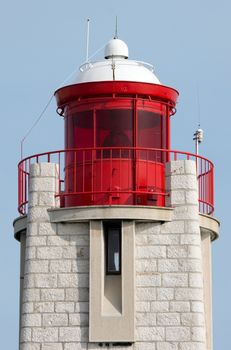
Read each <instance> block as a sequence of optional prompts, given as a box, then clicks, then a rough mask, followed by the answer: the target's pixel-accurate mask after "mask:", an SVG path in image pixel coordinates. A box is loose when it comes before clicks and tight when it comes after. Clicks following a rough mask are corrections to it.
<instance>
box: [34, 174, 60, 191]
mask: <svg viewBox="0 0 231 350" xmlns="http://www.w3.org/2000/svg"><path fill="white" fill-rule="evenodd" d="M55 190H56V188H55V180H54V179H53V178H50V177H35V178H32V179H31V181H30V186H29V192H53V193H55Z"/></svg>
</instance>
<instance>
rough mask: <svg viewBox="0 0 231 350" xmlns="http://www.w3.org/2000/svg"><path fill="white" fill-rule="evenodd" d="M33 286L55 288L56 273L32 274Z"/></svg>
mask: <svg viewBox="0 0 231 350" xmlns="http://www.w3.org/2000/svg"><path fill="white" fill-rule="evenodd" d="M34 281H35V287H37V288H55V287H57V275H56V274H36V275H35V276H34Z"/></svg>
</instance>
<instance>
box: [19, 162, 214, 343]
mask: <svg viewBox="0 0 231 350" xmlns="http://www.w3.org/2000/svg"><path fill="white" fill-rule="evenodd" d="M57 174H58V172H57V166H56V165H55V164H48V163H46V164H34V165H32V166H31V169H30V193H29V210H28V215H27V216H24V217H21V218H18V219H16V220H15V222H14V228H15V235H16V237H17V238H18V239H19V240H20V242H21V277H22V280H23V283H22V284H21V311H20V349H21V350H53V349H54V350H76V349H99V348H100V347H101V346H102V345H105V344H106V345H108V346H110V347H113V346H115V345H117V346H116V349H128V350H129V349H139V350H147V349H152V350H210V349H211V288H210V278H211V275H210V269H211V264H210V245H211V237H215V235H216V234H217V231H218V224H217V222H216V220H215V219H213V218H212V217H211V218H208V217H205V218H203V220H202V219H201V216H200V214H199V211H198V192H197V187H198V186H197V178H196V166H195V163H194V162H193V161H190V160H186V161H172V162H170V163H168V164H167V165H166V184H167V191H168V192H169V193H170V195H169V197H168V198H167V201H166V202H167V203H166V206H167V207H166V208H161V210H160V211H159V213H160V214H159V218H158V208H155V207H154V208H148V209H147V207H145V208H144V207H142V206H140V207H137V206H136V207H132V206H123V210H122V212H121V211H118V216H117V217H116V219H117V220H120V221H121V222H122V246H121V250H122V252H121V256H122V261H121V265H122V269H121V277H120V279H119V278H117V280H115V281H114V282H113V283H115V288H114V290H113V291H111V290H109V289H107V290H106V289H105V285H106V284H107V283H108V282H107V276H105V271H104V270H105V269H104V252H105V249H104V246H103V245H104V242H103V225H102V223H103V222H104V221H105V220H107V221H108V220H115V208H114V207H110V206H108V207H107V208H100V207H92V208H88V209H89V211H88V217H86V215H85V214H83V216H82V218H81V210H82V213H85V212H84V210H85V208H84V207H82V208H64V209H62V208H59V202H58V200H57V199H56V198H55V194H56V193H57V186H58V175H57ZM147 210H149V212H148V214H147ZM137 211H139V215H137ZM142 211H143V212H142ZM67 213H69V214H68V215H67ZM96 213H97V218H96V217H95V215H96ZM100 213H102V214H100ZM105 213H106V214H105ZM165 218H168V220H167V219H165ZM166 220H167V221H166ZM206 220H207V221H208V222H209V224H207V227H205V226H206V224H205V223H206V222H207V221H206ZM202 221H203V227H202V228H201V222H202ZM109 279H110V277H109ZM89 288H90V292H89ZM117 294H118V295H117ZM108 295H109V296H108ZM108 300H109V301H110V303H108ZM89 305H90V315H89Z"/></svg>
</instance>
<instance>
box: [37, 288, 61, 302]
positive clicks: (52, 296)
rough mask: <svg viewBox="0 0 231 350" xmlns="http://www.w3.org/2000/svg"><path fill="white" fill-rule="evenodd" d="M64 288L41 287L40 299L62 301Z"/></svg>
mask: <svg viewBox="0 0 231 350" xmlns="http://www.w3.org/2000/svg"><path fill="white" fill-rule="evenodd" d="M63 300H64V289H50V288H49V289H43V290H41V301H63Z"/></svg>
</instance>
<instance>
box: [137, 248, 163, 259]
mask: <svg viewBox="0 0 231 350" xmlns="http://www.w3.org/2000/svg"><path fill="white" fill-rule="evenodd" d="M136 253H137V254H136V257H137V258H138V259H139V258H147V259H149V258H165V257H166V247H165V246H161V247H160V246H147V247H141V246H138V247H136Z"/></svg>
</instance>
